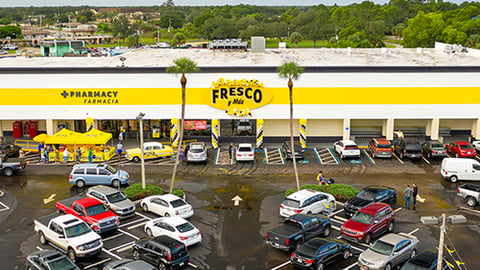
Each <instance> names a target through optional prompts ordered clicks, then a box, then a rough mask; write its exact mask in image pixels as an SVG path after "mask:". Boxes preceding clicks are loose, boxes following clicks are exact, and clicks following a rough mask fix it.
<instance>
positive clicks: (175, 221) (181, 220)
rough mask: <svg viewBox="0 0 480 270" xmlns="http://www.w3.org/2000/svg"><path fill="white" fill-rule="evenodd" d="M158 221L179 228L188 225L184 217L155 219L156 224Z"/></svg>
mask: <svg viewBox="0 0 480 270" xmlns="http://www.w3.org/2000/svg"><path fill="white" fill-rule="evenodd" d="M156 221H162V222H165V223H168V224H170V225H172V226H175V227H176V226H178V225H182V224H185V223H188V221H187V220H186V219H184V218H182V217H179V216H171V217H161V218H157V219H155V222H154V223H156Z"/></svg>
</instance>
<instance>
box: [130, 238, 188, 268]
mask: <svg viewBox="0 0 480 270" xmlns="http://www.w3.org/2000/svg"><path fill="white" fill-rule="evenodd" d="M133 258H134V259H135V260H140V259H141V260H144V261H147V262H149V263H151V264H153V265H157V266H158V269H160V270H164V269H179V268H181V267H183V266H184V265H186V264H188V262H189V257H188V254H187V248H186V247H185V245H184V244H183V243H182V242H180V241H177V240H175V239H173V238H171V237H169V236H166V235H162V236H157V237H149V238H144V239H140V240H138V241H137V242H136V243H135V245H134V246H133Z"/></svg>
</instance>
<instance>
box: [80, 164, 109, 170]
mask: <svg viewBox="0 0 480 270" xmlns="http://www.w3.org/2000/svg"><path fill="white" fill-rule="evenodd" d="M105 167H107V164H105V163H81V164H76V165H74V166H73V168H74V169H79V168H105Z"/></svg>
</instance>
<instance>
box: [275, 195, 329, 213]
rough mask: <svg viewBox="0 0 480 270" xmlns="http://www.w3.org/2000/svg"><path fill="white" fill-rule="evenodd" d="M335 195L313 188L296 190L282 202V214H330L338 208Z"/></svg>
mask: <svg viewBox="0 0 480 270" xmlns="http://www.w3.org/2000/svg"><path fill="white" fill-rule="evenodd" d="M336 205H337V203H336V201H335V197H333V196H332V195H331V194H328V193H323V192H319V191H315V190H311V189H301V190H299V191H297V192H294V193H292V194H290V195H288V196H287V198H285V200H283V202H282V204H280V215H281V216H282V217H289V216H292V215H295V214H300V213H303V214H326V215H328V214H330V213H331V212H332V211H334V210H335V208H336Z"/></svg>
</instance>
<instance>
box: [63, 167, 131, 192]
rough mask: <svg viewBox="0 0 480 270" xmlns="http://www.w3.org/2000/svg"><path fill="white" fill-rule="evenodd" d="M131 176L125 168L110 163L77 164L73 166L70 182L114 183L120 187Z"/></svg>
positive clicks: (78, 183) (79, 184) (80, 184)
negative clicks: (117, 167)
mask: <svg viewBox="0 0 480 270" xmlns="http://www.w3.org/2000/svg"><path fill="white" fill-rule="evenodd" d="M129 177H130V176H129V175H128V173H127V172H126V171H124V170H118V169H115V168H114V167H112V166H110V165H108V164H93V163H85V164H77V165H75V166H73V169H72V172H71V173H70V178H69V180H68V182H70V184H74V185H77V187H80V188H82V187H84V186H85V185H112V186H114V187H119V186H120V185H123V184H126V183H127V182H128V178H129Z"/></svg>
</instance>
